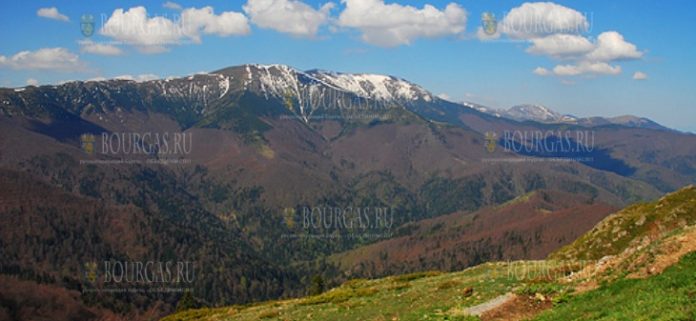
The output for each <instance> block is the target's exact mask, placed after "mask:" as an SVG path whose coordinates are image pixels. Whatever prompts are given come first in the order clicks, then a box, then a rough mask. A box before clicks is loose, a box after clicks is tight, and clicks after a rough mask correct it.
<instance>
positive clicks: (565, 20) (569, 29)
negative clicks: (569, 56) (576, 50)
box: [498, 2, 590, 39]
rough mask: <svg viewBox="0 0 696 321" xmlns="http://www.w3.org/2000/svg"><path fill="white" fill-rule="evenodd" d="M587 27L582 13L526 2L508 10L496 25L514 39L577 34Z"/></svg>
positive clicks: (565, 8)
mask: <svg viewBox="0 0 696 321" xmlns="http://www.w3.org/2000/svg"><path fill="white" fill-rule="evenodd" d="M589 27H590V24H589V22H587V19H586V18H585V16H584V15H583V14H582V13H580V12H578V11H577V10H574V9H571V8H568V7H564V6H561V5H558V4H555V3H553V2H526V3H524V4H522V5H521V6H519V7H516V8H513V9H512V10H510V12H509V13H508V14H507V15H506V16H505V18H503V20H502V21H501V22H500V24H499V25H498V28H499V29H500V31H501V32H502V33H504V34H507V35H508V36H510V37H511V38H515V39H534V38H539V37H543V36H547V35H552V34H557V33H566V34H578V33H582V32H585V31H587V30H588V29H589Z"/></svg>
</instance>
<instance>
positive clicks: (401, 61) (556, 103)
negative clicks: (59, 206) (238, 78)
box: [0, 0, 696, 132]
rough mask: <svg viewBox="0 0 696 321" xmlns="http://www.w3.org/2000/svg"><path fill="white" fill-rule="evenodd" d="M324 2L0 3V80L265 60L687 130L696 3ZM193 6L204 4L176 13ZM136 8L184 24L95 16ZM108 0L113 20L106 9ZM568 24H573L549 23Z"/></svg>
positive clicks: (695, 128)
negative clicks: (493, 26) (137, 24)
mask: <svg viewBox="0 0 696 321" xmlns="http://www.w3.org/2000/svg"><path fill="white" fill-rule="evenodd" d="M327 3H329V1H314V0H303V1H299V0H239V1H229V0H228V1H218V0H209V1H195V2H185V1H175V3H170V4H169V5H167V6H165V5H164V1H74V0H71V1H23V2H5V3H3V4H2V10H0V37H1V39H3V41H2V45H0V86H2V87H20V86H25V85H27V84H28V83H38V84H55V83H59V82H62V81H67V80H76V79H79V80H87V79H94V78H113V77H117V76H126V77H133V78H136V79H137V78H142V79H148V78H151V77H168V76H182V75H187V74H191V73H196V72H202V71H213V70H216V69H220V68H223V67H226V66H231V65H239V64H244V63H262V64H270V63H278V64H287V65H291V66H293V67H295V68H298V69H301V70H306V69H312V68H320V69H327V70H335V71H342V72H365V73H381V74H390V75H395V76H399V77H402V78H405V79H407V80H410V81H413V82H415V83H418V84H420V85H422V86H423V87H425V88H426V89H428V90H430V91H432V92H433V93H435V94H444V95H446V96H447V97H449V98H450V99H451V100H455V101H459V100H467V101H471V102H476V103H480V104H484V105H488V106H491V107H496V108H508V107H510V106H512V105H515V104H521V103H537V104H543V105H545V106H547V107H550V108H552V109H555V110H557V111H559V112H562V113H570V114H574V115H578V116H593V115H601V116H617V115H623V114H634V115H639V116H644V117H648V118H651V119H653V120H655V121H657V122H659V123H662V124H664V125H667V126H670V127H673V128H677V129H681V130H688V131H692V132H696V90H694V88H696V64H695V63H693V62H692V61H693V57H696V41H693V39H694V38H693V36H692V35H690V33H691V32H693V30H694V29H696V4H694V3H692V2H691V1H686V0H684V1H648V0H637V1H611V2H610V1H556V2H554V3H531V2H524V1H487V0H472V1H439V0H426V1H406V0H394V1H390V0H387V1H386V4H385V3H384V1H383V0H348V1H339V0H336V1H334V2H333V4H329V5H327ZM207 6H210V7H211V9H212V11H204V10H199V11H195V10H189V8H198V9H201V8H203V7H207ZM137 7H143V8H144V11H143V12H146V16H145V20H143V21H144V22H148V21H150V19H155V18H157V17H159V18H160V20H158V21H159V22H161V21H162V19H166V20H168V21H169V22H172V23H173V24H174V25H176V24H177V23H179V22H180V21H184V20H185V21H187V22H191V21H197V22H196V23H195V25H190V24H186V23H181V25H185V26H186V28H183V29H182V30H185V31H184V32H183V33H176V34H173V33H171V32H169V31H168V29H166V28H164V27H162V29H158V32H153V33H152V34H151V35H150V36H152V37H142V35H137V34H135V35H133V34H132V32H133V31H132V30H126V31H124V30H122V29H118V28H115V29H114V28H112V29H109V28H105V29H102V28H104V27H105V24H107V23H109V22H110V23H111V24H109V25H107V27H108V26H114V25H118V23H119V22H120V23H121V25H120V26H123V23H124V21H125V23H126V24H130V25H132V24H134V22H133V21H136V20H127V19H126V18H124V17H131V18H132V17H134V15H135V13H136V10H131V9H132V8H137ZM424 7H425V9H424ZM42 8H43V10H41V9H42ZM53 8H55V9H53ZM119 8H120V9H123V12H124V13H125V15H122V16H120V17H121V18H123V19H122V20H118V19H116V18H117V17H116V15H115V14H114V10H116V9H119ZM283 8H285V9H283ZM129 10H130V11H129ZM284 10H285V11H284ZM187 11H189V12H188V14H191V15H189V16H186V14H187V13H185V12H187ZM484 12H490V13H492V14H494V15H495V17H496V21H497V23H498V28H497V33H496V34H495V35H493V36H492V37H488V36H487V35H485V34H482V32H481V31H480V30H478V29H479V28H480V27H481V25H482V21H481V20H482V13H484ZM194 13H195V14H196V15H195V16H194V15H193V14H194ZM223 13H226V14H223ZM532 13H533V15H532ZM84 14H91V15H92V16H94V18H95V28H96V29H97V30H96V31H95V33H94V34H93V35H92V36H90V37H85V36H84V35H83V34H82V33H81V31H80V21H81V16H82V15H84ZM544 15H546V16H544ZM579 15H581V16H582V18H580V16H579ZM181 17H191V18H190V19H183V20H182V19H180V18H181ZM194 17H197V18H196V19H197V20H194ZM520 17H531V18H532V19H530V20H529V21H534V22H532V24H533V23H545V24H544V26H550V27H551V28H550V29H549V30H547V29H544V30H543V33H534V32H532V33H530V32H526V33H524V34H522V33H520V32H519V31H520V30H521V29H516V28H515V27H516V26H520V25H519V24H516V22H519V21H521V20H519V19H520ZM515 19H518V20H515ZM525 21H527V20H525ZM529 21H527V22H529ZM165 23H167V22H165ZM155 25H156V26H158V27H161V26H160V25H158V24H155ZM569 25H572V26H580V28H579V29H573V30H566V29H554V26H569ZM150 26H151V25H150ZM106 29H108V30H106ZM105 30H106V31H105ZM134 30H141V29H134ZM177 30H178V29H177ZM179 31H180V30H179ZM527 31H529V30H527ZM128 32H131V34H128ZM137 32H138V31H135V33H137ZM160 36H161V39H160V38H158V37H160ZM153 37H154V38H155V39H154V40H153V39H152V38H153ZM487 37H488V38H487ZM42 49H45V50H42ZM48 49H51V50H48ZM23 51H27V52H28V53H25V54H24V55H22V54H20V53H21V52H23ZM634 78H638V79H639V80H636V79H634ZM643 78H645V79H643Z"/></svg>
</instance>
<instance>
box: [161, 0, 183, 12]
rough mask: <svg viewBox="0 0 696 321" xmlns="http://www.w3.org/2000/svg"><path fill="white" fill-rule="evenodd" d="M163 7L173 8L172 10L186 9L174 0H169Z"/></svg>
mask: <svg viewBox="0 0 696 321" xmlns="http://www.w3.org/2000/svg"><path fill="white" fill-rule="evenodd" d="M162 7H165V8H167V9H171V10H177V11H181V10H183V9H184V7H182V6H181V5H180V4H178V3H176V2H172V1H167V2H165V3H163V4H162Z"/></svg>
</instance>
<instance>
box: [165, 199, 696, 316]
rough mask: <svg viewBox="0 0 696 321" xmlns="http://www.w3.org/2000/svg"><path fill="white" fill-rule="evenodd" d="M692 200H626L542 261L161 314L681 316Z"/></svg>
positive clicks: (695, 261) (689, 289) (691, 251)
mask: <svg viewBox="0 0 696 321" xmlns="http://www.w3.org/2000/svg"><path fill="white" fill-rule="evenodd" d="M695 200H696V188H694V187H693V186H689V187H685V188H683V189H681V190H679V191H677V192H674V193H670V194H668V195H665V196H664V197H662V198H661V199H660V200H658V201H655V202H650V203H644V204H635V205H632V206H629V207H627V208H625V209H623V210H620V211H618V212H616V213H614V214H612V215H610V216H609V217H607V218H606V219H604V220H602V221H601V222H600V223H599V224H597V225H596V226H595V227H594V228H593V229H592V231H590V232H589V233H587V234H585V235H583V236H581V237H580V238H579V239H578V240H577V241H575V242H573V243H572V245H569V246H567V247H565V248H564V249H562V250H560V251H558V252H557V253H555V254H553V255H551V256H550V258H549V259H546V260H536V261H502V262H500V261H499V262H487V263H483V264H480V265H477V266H474V267H470V268H467V269H464V270H461V271H456V272H451V273H444V272H440V271H428V272H419V273H410V274H401V275H392V276H389V277H385V278H379V279H352V280H349V281H346V282H345V283H343V284H342V285H340V286H337V287H335V288H331V289H327V290H326V291H325V292H323V293H320V294H316V295H312V296H307V297H302V298H297V299H292V300H279V301H269V302H263V303H259V304H256V305H252V306H231V307H217V308H206V309H197V310H196V309H193V310H188V311H184V312H180V313H177V314H173V315H170V316H167V317H166V318H164V319H163V320H164V321H184V320H186V321H193V320H219V319H223V318H228V319H232V320H258V319H269V320H287V319H290V320H294V319H303V320H371V319H387V320H588V319H590V320H603V319H617V320H635V319H642V318H648V319H650V320H681V319H684V320H688V319H689V318H691V317H692V316H693V315H694V313H696V305H694V304H693V295H694V292H693V291H694V289H696V279H694V278H693V275H694V273H695V272H696V226H695V225H694V219H693V218H694V216H695V215H696V204H695V203H694V202H695ZM612 231H614V232H612ZM617 233H618V235H617ZM597 236H600V237H599V238H596V237H597ZM627 240H630V241H629V242H627ZM586 251H587V252H586ZM607 255H613V256H607ZM618 258H620V260H619V259H618ZM609 276H611V277H609Z"/></svg>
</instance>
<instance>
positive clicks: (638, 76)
mask: <svg viewBox="0 0 696 321" xmlns="http://www.w3.org/2000/svg"><path fill="white" fill-rule="evenodd" d="M646 79H648V75H647V74H646V73H644V72H642V71H636V72H635V73H633V80H646Z"/></svg>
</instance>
